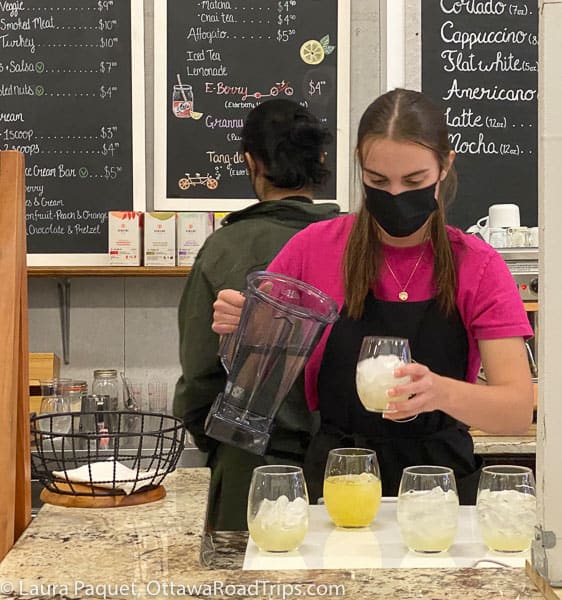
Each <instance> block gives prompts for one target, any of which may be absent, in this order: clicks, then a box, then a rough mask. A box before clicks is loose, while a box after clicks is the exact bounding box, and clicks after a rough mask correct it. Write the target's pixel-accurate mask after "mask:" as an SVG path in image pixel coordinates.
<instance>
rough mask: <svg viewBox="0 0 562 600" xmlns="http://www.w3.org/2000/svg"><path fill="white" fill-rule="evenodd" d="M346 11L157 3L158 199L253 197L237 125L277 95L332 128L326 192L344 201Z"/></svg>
mask: <svg viewBox="0 0 562 600" xmlns="http://www.w3.org/2000/svg"><path fill="white" fill-rule="evenodd" d="M349 11H350V2H349V0H283V1H279V0H275V1H274V0H208V1H202V0H199V1H197V0H165V1H164V0H162V2H157V3H155V38H156V39H155V47H156V53H155V175H154V179H155V199H154V204H155V208H156V209H163V210H164V209H172V210H225V211H227V210H232V209H235V208H240V207H242V206H246V205H248V204H249V203H251V202H255V196H254V194H253V192H252V188H251V186H250V183H249V180H248V177H247V173H246V165H245V163H244V157H243V154H242V153H241V151H240V130H241V128H242V126H243V123H244V119H245V117H246V115H247V114H248V113H249V112H250V110H252V108H254V107H255V106H257V105H258V104H259V103H261V102H262V101H264V100H267V99H270V98H274V97H277V98H290V99H292V100H295V101H297V102H300V103H301V104H302V105H303V106H306V107H308V108H309V109H310V110H311V111H312V112H313V113H314V114H316V115H317V116H318V117H319V118H320V119H321V120H322V121H323V122H324V123H325V124H326V126H327V127H328V128H329V129H330V131H331V132H332V134H333V136H334V144H333V145H332V146H331V147H330V148H329V152H328V156H327V163H328V166H329V168H330V169H331V171H332V173H333V176H332V178H331V180H330V181H329V182H328V184H327V186H326V188H325V190H324V192H323V193H322V194H319V197H321V198H331V199H334V198H337V199H338V201H339V202H340V204H341V205H342V207H345V206H347V205H346V203H347V196H348V193H347V190H348V185H349V181H348V176H347V171H348V169H347V165H348V163H349V149H348V143H349V142H348V138H349V135H348V130H349V126H348V114H349V111H348V108H347V102H348V101H347V99H346V95H347V94H348V93H349V92H348V76H349ZM344 191H345V193H344Z"/></svg>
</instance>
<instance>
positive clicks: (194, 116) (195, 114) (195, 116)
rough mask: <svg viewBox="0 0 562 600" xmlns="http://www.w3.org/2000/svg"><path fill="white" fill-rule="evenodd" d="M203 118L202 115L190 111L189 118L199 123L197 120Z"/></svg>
mask: <svg viewBox="0 0 562 600" xmlns="http://www.w3.org/2000/svg"><path fill="white" fill-rule="evenodd" d="M202 116H203V113H200V112H195V111H192V113H191V118H192V119H195V120H196V121H199V119H200V118H201V117H202Z"/></svg>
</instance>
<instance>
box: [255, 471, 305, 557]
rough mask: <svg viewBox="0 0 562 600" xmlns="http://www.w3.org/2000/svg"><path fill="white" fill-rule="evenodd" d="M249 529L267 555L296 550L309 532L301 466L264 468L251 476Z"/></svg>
mask: <svg viewBox="0 0 562 600" xmlns="http://www.w3.org/2000/svg"><path fill="white" fill-rule="evenodd" d="M248 530H249V532H250V536H251V538H252V540H253V541H254V543H255V544H256V546H258V548H260V550H263V551H264V552H290V551H291V550H296V549H297V548H298V547H299V546H300V545H301V544H302V541H303V540H304V537H305V535H306V532H307V530H308V493H307V490H306V483H305V480H304V475H303V472H302V469H301V468H300V467H293V466H290V465H264V466H262V467H256V468H255V469H254V472H253V474H252V481H251V483H250V492H249V496H248Z"/></svg>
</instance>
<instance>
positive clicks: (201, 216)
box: [176, 212, 213, 267]
mask: <svg viewBox="0 0 562 600" xmlns="http://www.w3.org/2000/svg"><path fill="white" fill-rule="evenodd" d="M176 223H177V238H176V246H177V264H178V266H188V267H191V266H193V263H194V262H195V257H196V256H197V254H198V252H199V250H200V249H201V246H203V244H204V243H205V240H206V239H207V237H208V236H209V235H210V234H211V233H212V232H213V213H208V212H192V213H178V214H177V220H176Z"/></svg>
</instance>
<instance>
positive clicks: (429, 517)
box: [396, 486, 459, 553]
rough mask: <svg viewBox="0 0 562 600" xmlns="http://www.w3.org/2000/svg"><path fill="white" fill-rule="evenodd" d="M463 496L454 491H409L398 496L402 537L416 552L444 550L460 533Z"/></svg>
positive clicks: (440, 489) (398, 515) (437, 487)
mask: <svg viewBox="0 0 562 600" xmlns="http://www.w3.org/2000/svg"><path fill="white" fill-rule="evenodd" d="M458 513H459V499H458V496H457V494H456V493H455V491H454V490H447V491H444V490H443V489H442V488H441V487H439V486H436V487H434V488H433V489H431V490H408V491H407V492H405V493H404V494H401V495H400V496H398V504H397V510H396V515H397V519H398V526H399V527H400V533H401V535H402V540H403V542H404V543H405V544H406V546H408V548H409V549H410V550H413V551H415V552H428V553H431V552H444V551H446V550H448V549H449V547H450V546H451V544H452V543H453V541H454V539H455V536H456V534H457V523H458Z"/></svg>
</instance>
